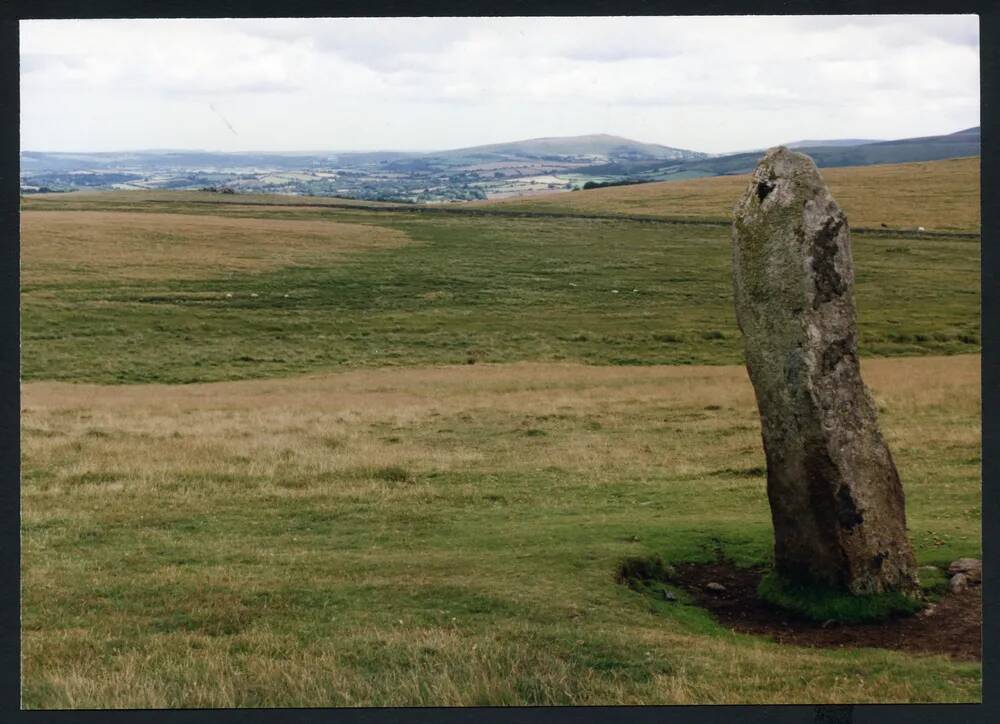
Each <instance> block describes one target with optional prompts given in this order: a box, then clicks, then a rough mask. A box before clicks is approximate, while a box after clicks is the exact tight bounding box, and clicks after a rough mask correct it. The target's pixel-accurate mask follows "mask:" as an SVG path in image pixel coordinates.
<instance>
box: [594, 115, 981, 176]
mask: <svg viewBox="0 0 1000 724" xmlns="http://www.w3.org/2000/svg"><path fill="white" fill-rule="evenodd" d="M796 150H797V151H799V152H801V153H806V154H808V155H809V156H811V157H812V159H813V160H814V161H815V162H816V165H817V166H820V167H821V168H822V167H827V168H829V167H838V166H868V165H871V164H879V163H911V162H914V161H938V160H941V159H946V158H961V157H964V156H978V155H979V152H980V131H979V126H975V127H973V128H966V129H964V130H962V131H958V132H956V133H950V134H947V135H941V136H923V137H920V138H902V139H898V140H895V141H878V142H875V143H864V144H861V145H857V146H848V145H840V146H799V147H798V148H797V149H796ZM762 153H763V150H761V151H750V152H745V153H736V154H730V155H728V156H715V157H712V158H703V159H697V160H694V161H685V162H682V163H679V164H670V165H666V164H663V163H660V162H649V161H644V162H627V161H626V162H618V163H608V164H597V165H594V166H589V167H587V168H583V169H579V171H580V172H581V173H589V174H594V175H621V176H652V177H659V178H669V177H670V176H671V175H673V174H678V173H680V174H683V176H681V178H683V177H685V176H692V175H700V176H723V175H728V174H740V173H749V172H750V171H752V170H753V169H754V167H755V166H756V165H757V162H758V161H759V160H760V157H761V155H762Z"/></svg>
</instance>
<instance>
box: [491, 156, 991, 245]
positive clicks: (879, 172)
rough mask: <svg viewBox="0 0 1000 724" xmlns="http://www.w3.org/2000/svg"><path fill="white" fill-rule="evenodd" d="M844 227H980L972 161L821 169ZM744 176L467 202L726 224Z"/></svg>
mask: <svg viewBox="0 0 1000 724" xmlns="http://www.w3.org/2000/svg"><path fill="white" fill-rule="evenodd" d="M823 178H825V179H826V180H827V182H828V183H829V184H830V188H831V190H832V191H833V195H834V197H835V198H836V199H837V202H838V203H839V204H840V205H841V206H842V207H843V209H844V211H845V212H846V213H847V216H848V219H849V221H850V223H851V225H852V226H855V227H874V228H882V225H883V224H885V225H886V226H888V227H890V228H900V229H914V228H916V227H918V226H923V227H924V228H926V229H928V230H951V231H959V230H961V231H968V230H973V231H974V230H978V229H979V227H980V211H979V157H978V156H977V157H972V158H956V159H949V160H945V161H929V162H926V163H906V164H890V165H877V166H874V165H873V166H863V167H854V168H828V169H823ZM748 179H749V177H748V176H746V175H739V176H720V177H715V178H702V179H695V180H691V181H664V182H659V183H649V184H639V185H634V186H616V187H612V188H604V189H593V190H589V191H577V192H573V193H554V194H545V195H542V196H535V197H533V198H531V199H530V200H528V199H511V200H504V201H488V202H480V203H477V204H474V205H475V206H489V207H494V208H503V209H508V210H523V211H549V212H576V213H591V214H596V213H613V214H623V215H631V216H664V217H668V216H690V217H709V218H716V219H719V220H728V219H729V218H730V216H731V213H732V207H733V204H734V203H735V202H736V199H737V198H739V195H740V194H741V193H742V192H743V190H744V188H745V187H746V184H747V182H748Z"/></svg>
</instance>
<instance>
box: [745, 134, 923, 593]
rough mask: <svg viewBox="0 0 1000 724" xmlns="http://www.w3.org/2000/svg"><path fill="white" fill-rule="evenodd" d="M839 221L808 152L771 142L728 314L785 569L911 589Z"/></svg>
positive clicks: (901, 520) (871, 587)
mask: <svg viewBox="0 0 1000 724" xmlns="http://www.w3.org/2000/svg"><path fill="white" fill-rule="evenodd" d="M853 286H854V270H853V262H852V259H851V244H850V230H849V228H848V224H847V219H846V217H845V216H844V213H843V212H842V211H841V210H840V208H839V207H838V206H837V204H836V202H835V201H834V200H833V197H832V196H831V195H830V192H829V190H828V189H827V187H826V184H825V183H824V182H823V179H822V178H821V177H820V174H819V171H818V170H817V169H816V166H815V164H814V163H813V162H812V160H811V159H810V158H809V157H808V156H805V155H803V154H801V153H795V152H793V151H789V150H788V149H785V148H782V147H779V148H775V149H771V150H770V151H768V152H767V155H765V156H764V158H763V159H762V160H761V162H760V164H759V165H758V167H757V169H756V170H755V171H754V173H753V177H752V179H751V182H750V184H749V185H748V187H747V190H746V192H745V193H744V194H743V197H742V198H741V199H740V201H739V202H738V203H737V205H736V208H735V213H734V222H733V288H734V293H735V302H736V318H737V321H738V322H739V326H740V330H741V331H742V332H743V335H744V341H745V345H746V360H747V371H748V372H749V375H750V380H751V382H752V383H753V387H754V392H755V394H756V397H757V406H758V409H759V411H760V417H761V433H762V437H763V440H764V450H765V454H766V458H767V492H768V500H769V502H770V505H771V516H772V521H773V523H774V556H775V567H776V569H777V570H778V572H779V573H780V574H781V575H783V576H786V577H789V578H795V579H800V580H806V581H813V582H816V583H822V584H826V585H830V586H834V587H839V588H843V589H847V590H849V591H851V592H852V593H855V594H859V595H860V594H869V593H882V592H886V591H894V590H895V591H903V592H907V593H910V592H914V591H916V588H917V578H916V564H915V562H914V559H913V551H912V549H911V547H910V543H909V540H908V539H907V536H906V514H905V509H904V499H903V487H902V484H901V483H900V480H899V475H898V473H897V471H896V467H895V465H894V463H893V461H892V456H891V455H890V453H889V450H888V448H887V447H886V445H885V442H884V440H883V438H882V435H881V433H880V431H879V427H878V421H877V419H876V409H875V405H874V403H873V401H872V398H871V395H870V394H869V393H868V391H867V389H866V388H865V386H864V383H863V382H862V381H861V372H860V366H859V362H858V355H857V329H856V321H855V316H856V315H855V309H854V300H853Z"/></svg>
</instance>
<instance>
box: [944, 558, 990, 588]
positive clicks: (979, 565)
mask: <svg viewBox="0 0 1000 724" xmlns="http://www.w3.org/2000/svg"><path fill="white" fill-rule="evenodd" d="M948 573H949V574H950V575H952V576H954V575H955V574H957V573H961V574H963V575H965V577H966V578H968V579H969V582H970V583H979V582H980V581H981V580H982V579H983V562H982V561H980V560H979V559H977V558H959V559H958V560H957V561H952V562H951V564H950V565H949V566H948Z"/></svg>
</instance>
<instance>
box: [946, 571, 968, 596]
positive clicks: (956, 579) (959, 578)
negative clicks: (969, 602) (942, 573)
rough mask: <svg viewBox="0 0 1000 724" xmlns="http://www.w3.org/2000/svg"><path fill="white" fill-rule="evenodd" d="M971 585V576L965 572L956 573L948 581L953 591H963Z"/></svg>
mask: <svg viewBox="0 0 1000 724" xmlns="http://www.w3.org/2000/svg"><path fill="white" fill-rule="evenodd" d="M968 587H969V577H968V576H966V575H965V574H964V573H956V574H955V575H954V576H952V577H951V579H950V580H949V581H948V588H949V589H950V590H951V592H952V593H961V592H962V591H964V590H965V589H966V588H968Z"/></svg>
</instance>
